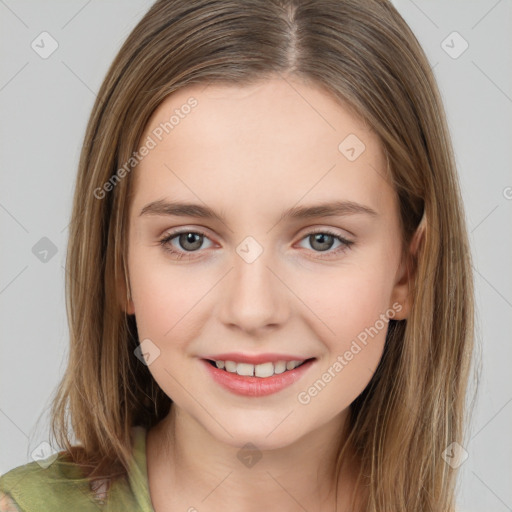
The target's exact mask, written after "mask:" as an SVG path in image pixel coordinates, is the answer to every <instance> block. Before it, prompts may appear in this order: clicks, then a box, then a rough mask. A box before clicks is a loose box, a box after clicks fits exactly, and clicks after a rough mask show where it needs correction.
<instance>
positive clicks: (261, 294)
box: [219, 250, 290, 335]
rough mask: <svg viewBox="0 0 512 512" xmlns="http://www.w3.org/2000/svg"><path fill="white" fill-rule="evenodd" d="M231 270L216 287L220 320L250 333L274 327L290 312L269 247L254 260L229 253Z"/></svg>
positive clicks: (287, 294) (283, 320)
mask: <svg viewBox="0 0 512 512" xmlns="http://www.w3.org/2000/svg"><path fill="white" fill-rule="evenodd" d="M233 266H234V268H233V270H232V271H231V272H229V274H228V276H226V280H225V282H224V284H223V286H222V288H221V289H220V291H219V295H220V308H219V315H220V320H221V321H222V322H223V323H224V325H226V326H227V327H229V328H238V329H240V330H242V331H245V332H247V333H251V334H252V335H257V334H258V333H259V332H260V331H261V332H262V333H264V332H265V331H267V330H268V329H272V328H273V329H276V328H278V327H279V326H280V325H282V324H283V323H284V322H286V319H287V318H288V316H289V314H290V295H289V293H290V292H289V291H288V290H287V288H286V286H285V285H284V284H283V282H282V278H279V277H278V275H279V272H278V270H277V269H276V264H275V260H272V258H271V254H270V251H265V250H264V251H263V253H262V254H261V255H260V256H259V257H258V258H257V259H256V260H254V261H252V262H249V261H246V260H245V259H244V258H243V257H241V256H239V254H237V253H235V254H234V256H233Z"/></svg>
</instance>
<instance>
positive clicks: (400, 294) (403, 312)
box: [390, 215, 425, 320]
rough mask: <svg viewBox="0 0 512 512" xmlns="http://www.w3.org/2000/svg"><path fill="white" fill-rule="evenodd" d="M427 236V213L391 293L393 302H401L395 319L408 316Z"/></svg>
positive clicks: (404, 259) (403, 260) (408, 250)
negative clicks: (419, 261)
mask: <svg viewBox="0 0 512 512" xmlns="http://www.w3.org/2000/svg"><path fill="white" fill-rule="evenodd" d="M424 237H425V215H423V218H422V219H421V222H420V223H419V225H418V227H417V228H416V231H415V233H414V235H413V237H412V239H411V242H410V243H409V247H408V248H407V253H406V256H405V258H402V261H401V262H400V268H399V269H398V272H397V278H396V282H395V285H394V288H393V292H392V295H391V304H390V307H391V306H392V305H393V304H400V306H401V309H399V310H398V308H393V309H395V311H396V314H395V316H394V317H393V318H394V320H405V319H406V318H408V316H409V314H410V312H411V309H412V301H413V293H412V292H413V288H412V285H413V281H414V277H415V274H416V271H417V261H418V256H419V254H420V250H421V247H422V246H423V240H424Z"/></svg>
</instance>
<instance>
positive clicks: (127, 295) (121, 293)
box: [117, 279, 135, 315]
mask: <svg viewBox="0 0 512 512" xmlns="http://www.w3.org/2000/svg"><path fill="white" fill-rule="evenodd" d="M117 290H118V292H117V293H118V297H119V303H120V306H121V309H122V310H123V311H124V312H125V313H126V314H127V315H134V314H135V306H134V304H133V300H132V294H131V290H130V283H129V281H128V279H126V280H125V281H122V280H119V281H118V284H117Z"/></svg>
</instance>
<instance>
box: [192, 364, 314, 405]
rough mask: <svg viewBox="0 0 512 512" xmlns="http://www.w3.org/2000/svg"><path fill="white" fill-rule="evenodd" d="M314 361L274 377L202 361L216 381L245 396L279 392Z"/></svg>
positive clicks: (303, 372) (301, 374)
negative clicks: (228, 368)
mask: <svg viewBox="0 0 512 512" xmlns="http://www.w3.org/2000/svg"><path fill="white" fill-rule="evenodd" d="M314 361H315V360H314V359H310V360H309V361H306V362H305V363H304V364H302V365H301V366H299V367H298V368H295V369H293V370H288V371H285V372H283V373H279V374H277V375H273V376H272V377H244V376H242V375H238V374H237V373H231V372H227V371H226V370H221V369H220V368H217V367H216V366H213V365H212V364H210V363H209V362H208V361H206V360H205V359H202V363H203V364H204V365H206V369H207V370H208V371H209V372H210V375H211V376H212V377H213V379H214V380H215V381H216V382H218V383H219V384H220V385H221V386H223V387H224V388H225V389H228V390H229V391H232V392H233V393H236V394H237V395H244V396H266V395H272V394H273V393H277V392H278V391H281V390H282V389H285V388H287V387H288V386H291V385H292V384H293V383H295V382H297V381H298V380H299V379H300V378H301V377H302V376H303V375H304V374H305V373H306V372H307V371H308V369H309V368H310V367H311V365H312V364H313V363H314Z"/></svg>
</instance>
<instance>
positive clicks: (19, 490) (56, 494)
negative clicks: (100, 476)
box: [0, 452, 106, 512]
mask: <svg viewBox="0 0 512 512" xmlns="http://www.w3.org/2000/svg"><path fill="white" fill-rule="evenodd" d="M64 455H65V452H60V453H59V454H57V457H56V458H55V456H53V458H52V457H50V458H48V459H44V460H42V461H36V462H30V463H28V464H25V465H22V466H18V467H16V468H14V469H11V470H10V471H8V472H7V473H5V474H4V475H2V476H0V512H11V511H21V510H24V511H33V510H37V511H39V512H45V511H52V512H53V511H55V510H66V509H70V508H72V509H73V510H81V511H82V510H83V511H88V510H91V511H93V510H95V511H97V510H98V501H99V502H100V503H101V501H102V499H103V498H104V497H105V490H106V488H105V485H104V484H102V483H98V482H93V483H90V482H89V481H88V480H87V479H85V478H83V476H82V473H81V471H80V469H79V467H78V466H77V465H75V464H72V463H70V462H67V460H66V459H65V458H64Z"/></svg>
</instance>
